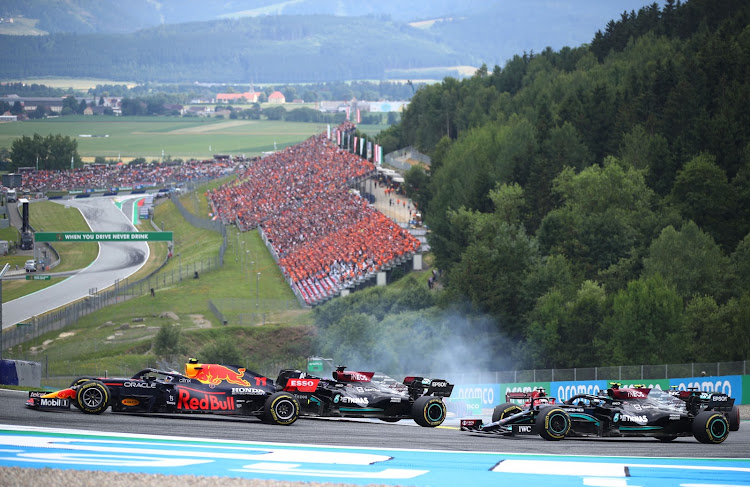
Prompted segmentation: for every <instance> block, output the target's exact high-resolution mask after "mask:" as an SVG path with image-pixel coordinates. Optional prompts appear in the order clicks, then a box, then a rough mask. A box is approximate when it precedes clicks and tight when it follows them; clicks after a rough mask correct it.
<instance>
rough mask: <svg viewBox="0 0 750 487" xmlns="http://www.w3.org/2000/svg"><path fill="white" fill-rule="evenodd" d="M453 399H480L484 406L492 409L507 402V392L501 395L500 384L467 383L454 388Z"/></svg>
mask: <svg viewBox="0 0 750 487" xmlns="http://www.w3.org/2000/svg"><path fill="white" fill-rule="evenodd" d="M451 399H459V400H461V399H479V400H481V407H482V408H484V409H488V408H489V409H491V408H494V407H495V406H497V405H498V404H501V403H504V402H505V394H503V395H502V397H501V395H500V384H465V385H456V386H455V387H454V388H453V394H451ZM470 404H472V403H470Z"/></svg>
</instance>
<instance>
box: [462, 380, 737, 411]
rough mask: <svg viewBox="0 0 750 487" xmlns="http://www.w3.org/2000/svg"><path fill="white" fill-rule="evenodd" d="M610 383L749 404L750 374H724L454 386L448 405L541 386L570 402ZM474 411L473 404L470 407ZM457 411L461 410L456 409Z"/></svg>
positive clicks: (488, 400) (487, 404) (486, 405)
mask: <svg viewBox="0 0 750 487" xmlns="http://www.w3.org/2000/svg"><path fill="white" fill-rule="evenodd" d="M610 382H619V383H621V384H622V387H633V386H635V385H641V384H643V385H644V386H646V387H650V388H659V389H662V390H669V389H670V388H671V387H674V388H676V389H678V390H683V391H684V390H687V389H689V388H692V387H695V388H698V389H699V390H702V391H715V392H721V393H724V394H728V395H730V396H731V397H733V398H734V399H735V404H750V375H724V376H717V377H682V378H674V379H654V380H641V379H635V380H626V381H624V380H614V381H609V380H588V381H560V382H516V383H503V384H493V383H484V384H456V385H455V387H454V388H453V394H451V402H453V403H456V402H459V403H460V402H461V401H469V400H471V401H474V400H475V399H477V398H479V399H481V407H482V409H485V410H487V409H492V408H494V407H495V406H497V405H499V404H502V403H504V402H505V394H506V393H508V392H531V391H533V390H534V389H536V388H538V387H543V388H544V390H545V391H547V394H548V395H550V396H552V397H556V398H557V399H559V400H561V401H565V400H567V399H570V398H571V397H573V396H574V395H576V394H597V393H598V392H599V391H600V390H603V389H607V388H608V387H609V384H610ZM473 407H474V408H476V405H475V404H474V405H473ZM457 409H463V408H458V407H457Z"/></svg>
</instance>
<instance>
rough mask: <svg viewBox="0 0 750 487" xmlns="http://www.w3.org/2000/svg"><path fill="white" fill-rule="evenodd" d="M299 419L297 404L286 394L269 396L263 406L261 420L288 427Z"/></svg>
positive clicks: (295, 400)
mask: <svg viewBox="0 0 750 487" xmlns="http://www.w3.org/2000/svg"><path fill="white" fill-rule="evenodd" d="M297 418H299V402H298V401H297V399H295V397H294V396H292V395H291V394H289V393H288V392H276V393H274V394H271V395H270V396H269V397H268V399H266V403H265V405H264V406H263V420H264V421H266V422H268V423H273V424H278V425H281V426H288V425H290V424H292V423H294V422H295V421H297Z"/></svg>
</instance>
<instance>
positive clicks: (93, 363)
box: [9, 182, 313, 385]
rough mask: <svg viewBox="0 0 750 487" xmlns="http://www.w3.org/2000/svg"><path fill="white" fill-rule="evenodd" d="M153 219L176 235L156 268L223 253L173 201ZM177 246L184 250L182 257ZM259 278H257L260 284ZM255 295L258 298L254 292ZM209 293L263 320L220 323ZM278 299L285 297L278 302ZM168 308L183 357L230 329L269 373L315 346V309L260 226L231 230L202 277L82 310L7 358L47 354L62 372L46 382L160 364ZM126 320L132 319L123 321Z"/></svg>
mask: <svg viewBox="0 0 750 487" xmlns="http://www.w3.org/2000/svg"><path fill="white" fill-rule="evenodd" d="M212 184H217V183H215V182H214V183H212ZM206 189H207V186H204V187H202V188H200V189H199V190H198V191H197V198H198V200H199V206H201V205H205V196H203V193H204V192H205V191H206ZM184 198H186V199H188V200H190V199H191V198H193V196H191V195H190V194H188V195H186V196H184ZM201 199H202V200H203V201H202V202H201V201H200V200H201ZM155 219H156V221H157V222H158V224H159V225H162V224H163V226H164V227H165V228H166V229H167V230H169V231H172V232H174V235H175V257H174V258H172V259H171V260H170V262H169V263H168V264H167V265H166V266H165V267H164V268H163V269H162V270H161V271H160V273H159V274H158V275H165V274H166V275H171V276H175V275H177V273H178V272H179V265H180V261H181V262H182V266H183V272H184V273H185V274H186V275H187V270H186V268H188V267H189V263H191V262H197V261H200V260H201V259H205V258H207V257H212V256H214V255H216V254H217V253H218V249H219V246H220V245H221V242H222V238H221V236H220V235H219V234H218V233H216V232H211V231H208V230H202V229H197V228H195V227H192V226H191V225H189V224H188V223H187V222H186V221H185V220H184V219H183V218H182V217H181V215H180V213H179V212H178V211H177V209H176V207H175V206H174V204H173V203H172V202H171V201H165V202H163V203H161V204H159V205H158V206H157V207H156V209H155ZM243 251H244V252H245V253H244V256H245V258H243V257H242V252H243ZM248 251H249V253H248ZM178 252H179V253H180V255H181V257H177V255H176V253H178ZM250 259H252V260H253V261H254V262H256V264H255V265H254V266H253V273H255V272H261V276H260V278H259V279H257V281H256V276H255V274H253V275H252V276H251V275H250V261H251V260H250ZM157 260H158V259H157ZM185 277H187V276H185ZM251 277H252V279H251ZM256 282H257V283H259V284H260V286H259V287H258V288H257V289H256V287H255V284H256ZM168 284H169V283H168ZM256 296H257V297H258V298H259V299H258V301H256V300H255V299H253V298H255V297H256ZM209 299H210V300H213V301H215V302H217V303H219V304H221V303H223V304H225V305H226V306H225V311H226V312H227V315H228V316H229V318H230V323H231V322H232V321H231V320H232V319H233V317H235V316H237V315H239V314H244V315H249V314H250V313H256V312H257V313H262V314H265V317H262V316H261V315H258V316H259V317H258V319H259V320H264V321H265V323H266V324H265V325H264V326H231V325H230V326H223V325H222V324H221V323H219V322H218V320H217V319H216V317H215V316H214V315H213V314H212V313H211V312H210V310H209V307H208V300H209ZM256 302H257V303H258V305H259V306H258V307H257V308H256V307H255V304H256ZM279 302H284V303H286V305H285V306H281V307H280V306H278V303H279ZM227 303H231V305H230V304H227ZM166 311H172V312H174V313H176V314H177V315H178V317H179V320H178V321H177V323H179V326H180V330H181V334H182V343H183V350H184V352H185V353H184V356H181V357H180V358H179V359H178V360H184V359H185V358H186V357H187V356H194V355H197V354H198V353H199V351H200V349H201V348H202V347H203V346H205V345H206V344H207V343H211V342H212V341H213V340H216V339H218V338H219V337H221V336H225V335H230V336H231V337H232V339H233V340H234V341H235V343H236V344H237V346H238V348H239V349H240V350H241V351H242V353H243V355H244V356H246V365H248V366H252V367H254V368H255V369H256V370H261V371H262V372H264V373H271V372H273V371H274V370H275V371H276V372H278V367H279V364H280V362H279V361H282V362H283V363H284V366H292V367H299V366H301V361H303V360H304V358H305V357H307V356H308V355H309V354H310V353H311V348H310V347H311V339H312V338H311V337H312V333H313V331H312V330H313V328H312V327H311V326H310V325H311V323H312V316H311V313H310V312H309V311H307V310H302V309H300V308H299V306H297V305H296V301H295V300H294V298H293V295H292V292H291V290H290V289H289V286H288V285H287V284H286V282H285V281H284V280H283V277H282V275H281V273H280V271H279V269H278V267H277V266H276V264H275V263H274V261H273V259H272V258H271V256H270V254H269V253H268V251H267V249H266V248H265V246H264V244H263V242H262V240H261V239H260V236H259V235H258V233H257V231H253V232H247V233H242V234H240V233H238V232H237V231H236V230H232V231H230V235H229V240H228V249H227V252H226V255H225V265H224V266H223V267H221V268H220V269H219V270H216V271H211V272H204V273H202V274H201V275H200V277H199V279H192V278H185V279H184V280H183V281H182V282H175V283H174V284H169V285H168V286H167V287H159V288H158V289H157V290H156V294H155V296H154V297H151V296H150V295H149V294H147V295H145V296H140V297H135V298H132V299H129V300H127V301H124V302H121V303H119V304H116V305H113V306H109V307H106V308H104V309H102V310H100V311H98V312H96V313H92V314H90V315H87V316H84V317H82V318H81V319H80V320H79V321H78V322H77V323H76V324H75V325H73V326H70V327H68V328H66V329H65V330H60V331H55V332H50V333H47V334H45V335H43V336H40V337H38V338H35V339H33V340H31V341H29V342H27V343H25V344H23V346H21V347H16V349H15V350H11V351H9V358H23V359H26V360H42V358H43V357H46V358H47V359H48V360H49V365H48V370H49V374H50V375H51V376H65V377H64V378H61V379H59V381H58V382H59V384H57V383H56V382H55V381H54V380H53V381H48V380H46V379H45V380H44V381H43V382H44V383H45V384H53V383H54V384H55V385H66V384H64V382H66V381H69V380H70V376H76V375H87V374H88V375H101V374H104V372H105V371H107V373H109V375H115V374H117V375H123V374H132V373H135V372H136V371H137V370H139V369H140V368H143V367H146V366H154V365H156V363H155V361H156V357H155V356H154V355H153V352H152V350H151V348H152V343H153V340H154V337H155V335H156V333H157V332H158V329H159V327H161V326H162V325H165V324H173V321H172V320H170V319H168V318H161V317H160V315H161V314H162V313H164V312H166ZM134 319H137V320H138V321H133V320H134ZM201 319H205V320H208V321H209V322H210V324H211V326H210V328H205V325H201V324H200V320H201ZM141 320H142V321H141ZM123 324H128V326H127V327H123ZM258 324H260V322H259V323H258ZM69 333H73V335H68V334H69Z"/></svg>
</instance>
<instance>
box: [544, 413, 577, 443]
mask: <svg viewBox="0 0 750 487" xmlns="http://www.w3.org/2000/svg"><path fill="white" fill-rule="evenodd" d="M570 425H571V423H570V416H568V413H566V412H565V410H563V409H561V408H558V407H554V406H552V407H546V408H543V409H541V410H540V411H539V415H538V416H537V417H536V424H535V426H536V430H537V431H538V432H539V436H541V437H542V438H544V439H545V440H550V441H557V440H562V439H563V438H565V435H567V434H568V432H569V431H570Z"/></svg>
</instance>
